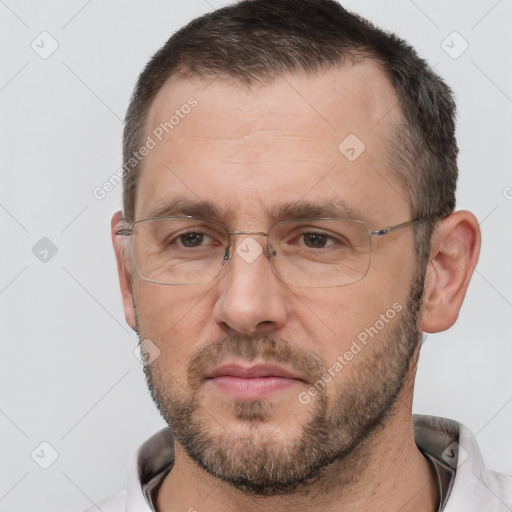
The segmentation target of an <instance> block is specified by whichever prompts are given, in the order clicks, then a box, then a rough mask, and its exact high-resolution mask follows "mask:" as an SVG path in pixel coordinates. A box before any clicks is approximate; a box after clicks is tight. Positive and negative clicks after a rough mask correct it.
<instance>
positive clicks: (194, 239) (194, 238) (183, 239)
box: [176, 232, 209, 247]
mask: <svg viewBox="0 0 512 512" xmlns="http://www.w3.org/2000/svg"><path fill="white" fill-rule="evenodd" d="M208 239H209V237H208V236H206V235H205V234H204V233H198V232H192V233H185V234H184V235H180V236H179V237H178V238H177V239H176V240H177V242H178V244H177V245H183V246H184V247H200V246H201V245H203V242H204V241H205V240H208Z"/></svg>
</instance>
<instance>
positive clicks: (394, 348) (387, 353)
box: [138, 276, 423, 496]
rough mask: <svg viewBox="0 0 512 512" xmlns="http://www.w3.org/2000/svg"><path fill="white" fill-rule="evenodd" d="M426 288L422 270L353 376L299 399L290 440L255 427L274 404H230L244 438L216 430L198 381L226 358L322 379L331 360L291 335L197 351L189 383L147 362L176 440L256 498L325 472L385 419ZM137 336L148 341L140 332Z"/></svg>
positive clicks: (414, 338)
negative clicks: (296, 429) (301, 419)
mask: <svg viewBox="0 0 512 512" xmlns="http://www.w3.org/2000/svg"><path fill="white" fill-rule="evenodd" d="M422 293H423V279H422V276H421V277H420V276H416V278H415V279H414V282H413V285H412V286H411V290H410V292H409V295H408V298H407V303H406V305H405V307H404V308H403V309H402V312H401V317H400V318H399V319H398V321H397V322H396V324H395V325H394V326H393V327H386V329H384V330H383V331H381V332H380V333H379V334H378V335H377V336H376V337H375V338H374V339H372V340H371V341H370V342H369V344H368V346H365V347H364V348H363V349H362V350H361V352H360V353H359V354H357V356H356V357H357V358H358V361H357V363H356V362H354V364H357V368H356V369H355V371H352V372H351V373H350V374H349V377H346V375H345V373H344V371H345V370H343V371H341V372H340V374H339V375H337V376H336V377H335V378H334V379H333V381H331V383H330V384H332V386H330V385H329V386H328V387H326V388H325V390H329V394H328V393H326V392H325V391H324V392H320V393H319V394H318V395H317V396H315V397H314V399H312V400H311V402H310V403H309V404H307V405H302V404H300V402H299V401H298V400H297V401H296V405H295V404H293V405H292V408H293V407H308V408H309V410H308V412H309V415H308V418H309V419H308V420H307V421H306V422H305V424H303V425H302V426H301V428H300V434H298V435H296V436H295V437H291V436H286V441H285V442H283V436H282V435H281V436H280V437H279V439H278V437H277V436H276V435H275V434H273V432H272V431H271V430H270V429H264V428H263V429H261V430H260V429H259V428H258V427H259V426H265V423H266V421H268V420H269V418H271V417H272V415H273V413H274V411H273V410H274V405H275V404H273V402H272V401H268V400H258V401H241V400H232V401H231V402H230V405H231V406H232V408H233V412H234V415H235V416H236V418H237V420H238V421H237V425H238V426H240V424H242V423H243V425H244V427H247V428H246V429H245V434H244V435H243V436H242V435H238V436H237V434H236V433H234V432H232V431H230V430H229V427H227V428H225V429H224V428H215V429H212V425H214V426H215V427H218V425H216V424H215V419H213V418H215V410H212V411H208V405H207V404H204V403H201V400H200V386H201V382H202V380H203V379H204V376H205V370H206V369H207V368H213V366H215V365H217V364H219V363H221V362H222V361H223V359H224V358H225V357H226V356H239V357H241V358H244V359H247V360H251V359H254V358H256V357H258V358H262V359H263V360H265V361H268V362H269V363H286V364H287V365H288V366H290V365H291V366H292V368H296V369H298V370H301V372H303V373H304V374H305V375H308V377H309V381H310V382H316V381H318V380H319V378H320V377H321V375H322V374H323V372H325V370H326V368H328V367H329V365H328V364H326V362H325V361H323V360H322V358H320V357H319V356H318V355H315V354H312V353H310V352H305V351H300V350H298V349H297V348H296V347H293V345H292V344H290V343H289V342H288V341H287V340H282V339H276V338H274V337H273V336H272V335H271V334H266V335H256V336H227V337H224V338H222V339H220V340H217V341H215V342H213V343H210V344H208V345H206V346H204V347H202V348H200V349H199V350H198V351H197V352H196V353H195V354H193V356H192V357H191V359H190V361H189V364H188V367H187V376H188V382H187V388H188V389H186V390H185V388H184V387H182V385H180V384H179V383H177V381H176V380H175V379H174V378H173V377H172V376H171V375H170V373H169V372H168V371H167V370H166V369H165V368H161V367H159V366H158V364H155V363H156V362H155V363H153V364H151V365H145V366H144V372H145V375H146V381H147V384H148V388H149V390H150V392H151V396H152V397H153V400H154V402H155V404H156V406H157V408H158V410H159V411H160V414H161V415H162V417H163V418H164V419H165V421H166V422H167V423H168V425H169V427H170V428H171V430H172V432H173V434H174V437H175V439H176V441H177V442H178V443H179V444H180V445H181V446H182V447H183V449H184V450H185V452H186V453H187V454H188V456H189V457H190V458H191V459H192V460H193V461H194V462H195V463H197V464H198V465H199V466H200V467H201V468H203V469H204V470H205V471H207V472H208V473H209V474H211V475H212V476H214V477H215V478H218V479H220V480H222V481H225V482H227V483H229V484H230V485H232V486H234V487H235V488H237V489H239V490H241V491H243V492H245V493H247V494H251V495H257V496H277V495H282V494H290V493H292V492H296V491H297V490H300V488H301V487H306V485H305V484H306V483H310V482H313V481H315V479H317V478H319V477H321V474H322V470H323V469H324V468H327V467H328V466H330V465H331V464H333V463H335V462H337V461H343V459H345V458H346V457H347V456H348V455H350V454H352V453H353V452H354V450H356V448H357V446H358V445H359V444H360V443H361V442H362V441H363V440H365V439H368V438H369V437H370V436H371V434H372V433H373V432H374V431H375V430H376V429H377V428H378V427H379V426H380V427H382V426H383V425H384V423H385V421H386V418H387V417H388V416H389V414H390V413H391V411H392V409H393V405H394V404H395V401H396V399H397V397H398V395H399V393H400V391H401V390H402V388H403V385H404V382H405V380H406V377H407V375H408V374H409V370H410V366H411V360H412V359H413V356H414V354H415V351H416V349H417V348H418V343H419V341H420V332H419V329H418V315H419V310H420V306H421V297H422ZM138 325H140V324H138ZM386 331H388V332H387V334H386ZM139 337H140V339H141V340H142V339H144V336H143V335H142V330H139ZM370 343H371V346H370ZM157 361H158V360H157ZM351 364H352V363H351ZM292 414H293V413H292ZM219 423H221V422H219ZM275 428H276V429H278V428H279V426H277V427H275ZM212 430H217V432H216V433H212ZM238 432H239V430H238Z"/></svg>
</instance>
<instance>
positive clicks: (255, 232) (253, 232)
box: [229, 231, 268, 237]
mask: <svg viewBox="0 0 512 512" xmlns="http://www.w3.org/2000/svg"><path fill="white" fill-rule="evenodd" d="M229 235H230V236H231V235H258V236H266V237H268V233H265V232H264V231H229Z"/></svg>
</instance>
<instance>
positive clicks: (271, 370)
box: [206, 364, 305, 400]
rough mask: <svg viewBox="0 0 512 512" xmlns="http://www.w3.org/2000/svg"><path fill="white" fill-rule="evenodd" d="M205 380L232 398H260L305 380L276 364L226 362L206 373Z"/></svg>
mask: <svg viewBox="0 0 512 512" xmlns="http://www.w3.org/2000/svg"><path fill="white" fill-rule="evenodd" d="M206 381H207V382H210V383H212V384H213V385H214V386H215V387H216V388H217V389H218V390H219V391H221V392H222V393H226V394H229V395H231V396H232V397H233V398H238V399H245V400H250V399H253V400H261V399H263V398H267V397H270V396H272V395H274V394H276V393H278V392H280V391H284V390H287V389H289V388H291V387H293V386H297V385H298V384H304V383H305V380H304V379H302V378H301V377H300V376H298V375H295V374H294V373H292V372H291V371H289V370H286V369H285V368H282V367H280V366H276V365H268V364H257V365H253V366H242V365H239V364H226V365H222V366H219V367H217V368H215V369H214V370H212V371H211V372H210V373H208V375H207V377H206Z"/></svg>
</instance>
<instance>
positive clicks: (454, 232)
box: [420, 211, 481, 332]
mask: <svg viewBox="0 0 512 512" xmlns="http://www.w3.org/2000/svg"><path fill="white" fill-rule="evenodd" d="M480 243H481V240H480V227H479V225H478V221H477V219H476V218H475V216H474V215H473V214H472V213H470V212H467V211H459V212H455V213H452V214H451V215H450V216H449V217H447V218H446V219H443V220H442V221H441V222H440V223H439V225H438V226H437V227H436V229H435V231H434V233H433V235H432V242H431V253H430V260H429V263H428V266H427V272H426V276H425V289H424V293H423V304H422V310H421V321H420V328H421V330H422V331H424V332H440V331H444V330H446V329H448V328H450V327H451V326H452V325H453V324H454V323H455V321H456V320H457V317H458V314H459V310H460V308H461V306H462V302H463V300H464V296H465V295H466V291H467V288H468V286H469V282H470V280H471V276H472V274H473V270H474V269H475V266H476V264H477V261H478V255H479V253H480Z"/></svg>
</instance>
